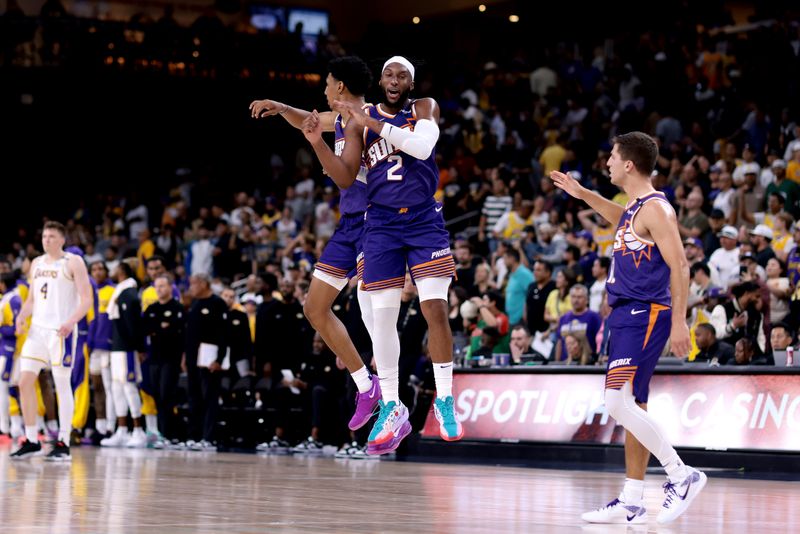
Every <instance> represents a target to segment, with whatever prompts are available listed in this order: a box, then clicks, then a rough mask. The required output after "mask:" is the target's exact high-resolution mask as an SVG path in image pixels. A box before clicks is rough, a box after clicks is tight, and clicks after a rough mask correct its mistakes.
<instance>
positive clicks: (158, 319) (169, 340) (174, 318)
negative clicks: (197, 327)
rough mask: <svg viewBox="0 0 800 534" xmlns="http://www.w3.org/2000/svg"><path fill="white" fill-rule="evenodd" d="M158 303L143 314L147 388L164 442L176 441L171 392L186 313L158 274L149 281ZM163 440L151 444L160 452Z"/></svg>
mask: <svg viewBox="0 0 800 534" xmlns="http://www.w3.org/2000/svg"><path fill="white" fill-rule="evenodd" d="M153 287H154V288H155V290H156V295H157V296H158V301H156V302H154V303H153V304H151V305H150V306H148V308H147V310H145V312H144V328H145V334H146V335H147V336H149V337H150V362H149V373H150V384H151V385H152V389H153V393H154V397H155V401H156V407H157V408H158V428H160V429H161V431H162V432H163V433H164V435H163V438H165V439H166V441H172V440H177V439H178V435H177V429H176V421H175V417H174V408H175V403H176V400H175V392H176V390H177V389H178V377H179V376H180V371H181V359H182V357H183V350H184V343H185V340H186V312H185V310H184V308H183V305H181V303H180V302H178V301H177V300H175V298H173V296H172V294H173V293H172V280H170V278H169V276H168V275H166V274H161V275H158V276H156V277H155V279H154V280H153ZM164 445H165V442H164V441H163V440H159V441H157V442H156V443H155V444H154V447H155V448H162V447H163V446H164Z"/></svg>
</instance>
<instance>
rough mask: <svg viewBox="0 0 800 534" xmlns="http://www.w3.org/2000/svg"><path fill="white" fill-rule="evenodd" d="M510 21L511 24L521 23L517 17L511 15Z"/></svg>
mask: <svg viewBox="0 0 800 534" xmlns="http://www.w3.org/2000/svg"><path fill="white" fill-rule="evenodd" d="M508 20H510V21H511V22H519V17H518V16H517V15H509V16H508Z"/></svg>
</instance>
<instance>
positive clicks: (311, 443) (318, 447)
mask: <svg viewBox="0 0 800 534" xmlns="http://www.w3.org/2000/svg"><path fill="white" fill-rule="evenodd" d="M322 449H323V445H322V443H320V442H319V441H316V440H315V439H314V438H312V437H311V436H309V437H308V439H307V440H305V441H303V442H301V443H300V444H299V445H297V446H296V447H294V448H293V449H292V452H293V453H294V454H322Z"/></svg>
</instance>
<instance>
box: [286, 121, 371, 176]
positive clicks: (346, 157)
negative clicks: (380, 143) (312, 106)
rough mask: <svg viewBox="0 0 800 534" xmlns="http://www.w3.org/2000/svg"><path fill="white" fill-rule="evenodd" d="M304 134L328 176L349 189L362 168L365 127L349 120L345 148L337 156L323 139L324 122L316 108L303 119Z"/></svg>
mask: <svg viewBox="0 0 800 534" xmlns="http://www.w3.org/2000/svg"><path fill="white" fill-rule="evenodd" d="M301 130H302V131H303V135H305V137H306V139H307V140H308V142H309V143H311V148H313V149H314V153H315V154H316V155H317V159H319V162H320V163H321V164H322V168H323V169H325V172H326V173H328V176H330V177H331V179H332V180H333V181H334V182H335V183H336V185H337V186H339V187H341V188H342V189H347V188H348V187H350V186H351V185H353V182H355V180H356V176H357V175H358V171H359V169H360V168H361V153H362V152H363V150H364V142H363V139H362V137H361V133H360V132H362V131H363V128H361V127H359V126H358V124H356V121H353V120H351V121H349V122H348V123H347V126H346V127H345V129H344V139H345V143H344V150H343V152H342V155H341V156H336V154H334V152H333V151H332V150H331V147H329V146H328V144H327V143H326V142H325V141H323V139H322V124H321V120H320V118H319V115H318V113H317V111H316V110H314V111H312V112H311V113H310V114H309V116H308V117H306V119H305V120H304V121H303V126H302V128H301Z"/></svg>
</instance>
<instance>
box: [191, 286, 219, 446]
mask: <svg viewBox="0 0 800 534" xmlns="http://www.w3.org/2000/svg"><path fill="white" fill-rule="evenodd" d="M189 293H190V295H191V296H192V299H193V301H192V306H191V308H189V315H188V318H187V321H186V370H187V373H188V376H189V405H190V407H191V424H190V428H189V436H190V440H191V442H187V446H188V447H189V448H191V449H193V450H208V451H211V450H216V447H215V446H214V445H213V444H212V441H213V438H214V427H215V426H216V423H217V412H218V410H219V391H220V378H221V373H220V371H221V370H222V360H223V359H224V358H225V353H226V351H227V349H228V335H227V332H228V313H227V312H228V307H227V306H226V305H225V301H224V300H222V299H221V298H220V297H218V296H216V295H214V293H213V292H212V291H211V281H210V279H209V277H208V275H206V274H194V275H192V277H191V278H190V279H189Z"/></svg>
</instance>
